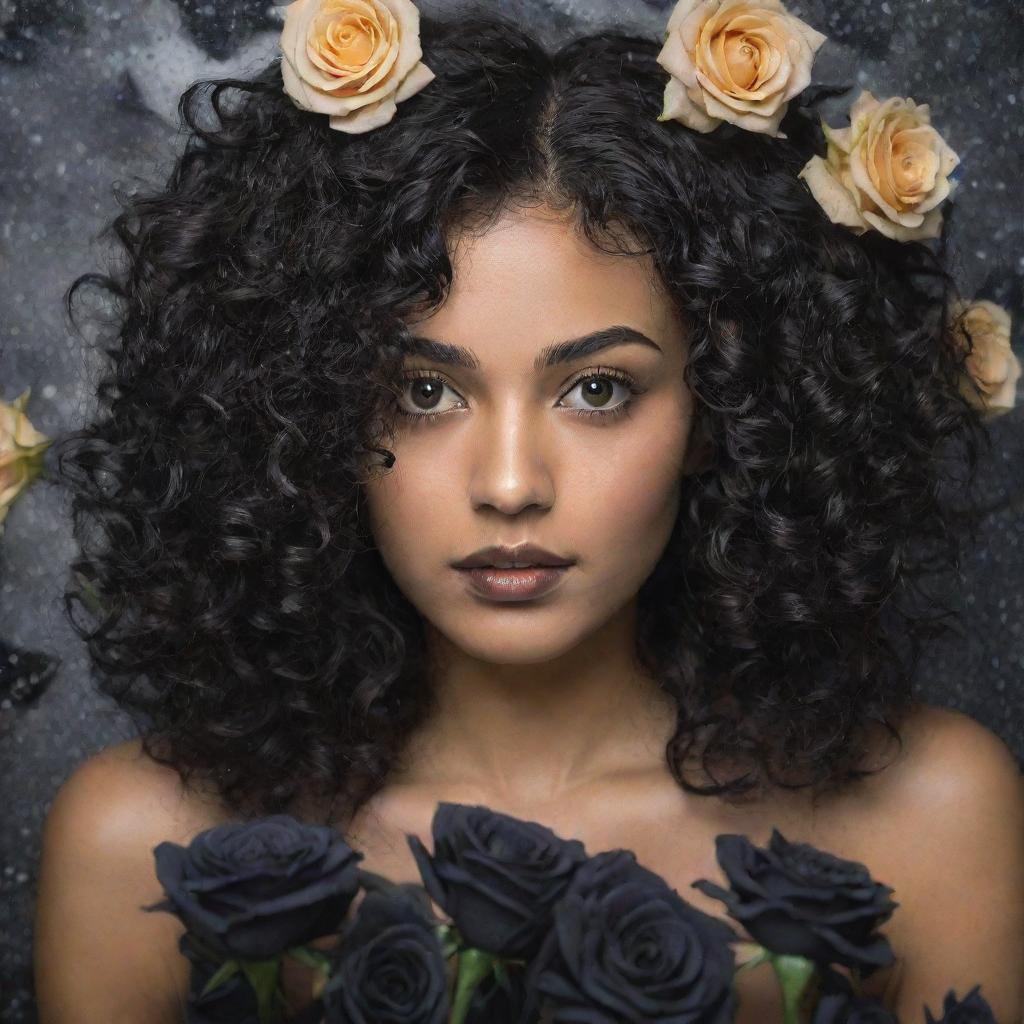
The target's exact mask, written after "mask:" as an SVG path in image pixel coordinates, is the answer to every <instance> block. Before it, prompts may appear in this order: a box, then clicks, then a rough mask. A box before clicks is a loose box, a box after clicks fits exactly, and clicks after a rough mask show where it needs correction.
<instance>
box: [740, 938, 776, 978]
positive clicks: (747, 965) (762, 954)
mask: <svg viewBox="0 0 1024 1024" xmlns="http://www.w3.org/2000/svg"><path fill="white" fill-rule="evenodd" d="M737 948H738V949H741V950H743V951H745V952H749V953H750V958H749V959H748V960H744V962H743V963H742V964H740V966H739V967H737V968H736V971H735V974H734V975H733V977H735V976H736V975H737V974H741V973H742V972H743V971H751V970H753V969H754V968H755V967H760V966H761V964H763V963H767V962H768V960H769V959H770V958H771V955H772V954H771V950H770V949H765V947H764V946H761V945H759V944H758V943H756V942H741V943H739V944H738V947H737Z"/></svg>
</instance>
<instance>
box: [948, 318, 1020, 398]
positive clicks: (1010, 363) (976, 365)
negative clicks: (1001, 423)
mask: <svg viewBox="0 0 1024 1024" xmlns="http://www.w3.org/2000/svg"><path fill="white" fill-rule="evenodd" d="M951 319H952V321H953V324H954V337H955V338H957V339H958V340H959V341H960V342H961V344H963V345H964V347H965V348H966V342H965V341H964V339H963V338H962V337H961V334H960V329H961V328H962V330H963V331H964V332H966V334H967V335H968V336H969V337H970V339H971V351H970V353H969V354H968V356H967V359H966V364H965V365H966V367H967V372H968V373H969V374H970V376H971V378H972V379H973V381H974V383H975V384H976V385H977V387H978V390H979V391H980V392H981V395H980V397H979V395H978V393H977V392H976V391H975V390H974V388H973V387H971V386H970V385H969V384H968V385H966V386H964V387H962V388H961V391H962V393H963V394H964V396H965V397H966V398H967V399H968V400H969V401H970V402H971V403H972V404H974V405H977V406H978V407H979V408H981V409H984V410H985V411H986V412H991V411H996V412H1005V411H1006V410H1007V409H1012V408H1013V407H1014V405H1015V403H1016V397H1017V380H1018V379H1019V378H1020V375H1021V364H1020V360H1019V359H1018V358H1017V356H1016V354H1015V353H1014V351H1013V349H1012V348H1011V347H1010V327H1011V320H1010V314H1009V313H1008V312H1007V311H1006V310H1005V309H1004V308H1003V307H1002V306H1000V305H998V304H997V303H995V302H992V301H990V300H989V299H975V300H974V301H973V302H968V301H966V300H961V301H960V302H958V303H956V304H955V305H954V307H953V309H952V311H951Z"/></svg>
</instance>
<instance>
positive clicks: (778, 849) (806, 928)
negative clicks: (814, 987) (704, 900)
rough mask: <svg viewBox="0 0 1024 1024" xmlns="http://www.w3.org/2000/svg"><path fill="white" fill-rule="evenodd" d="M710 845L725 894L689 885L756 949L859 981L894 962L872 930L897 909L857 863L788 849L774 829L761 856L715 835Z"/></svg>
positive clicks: (800, 847) (743, 841) (746, 843)
mask: <svg viewBox="0 0 1024 1024" xmlns="http://www.w3.org/2000/svg"><path fill="white" fill-rule="evenodd" d="M715 846H716V850H717V855H718V863H719V864H720V865H721V867H722V870H723V871H724V872H725V874H726V876H727V878H728V879H729V886H730V888H729V890H728V891H727V890H725V889H722V888H721V887H720V886H717V885H715V884H714V883H712V882H709V881H707V880H705V879H701V880H700V881H697V882H694V883H693V886H694V888H696V889H700V890H701V892H703V893H706V894H707V895H708V896H712V897H714V898H715V899H719V900H722V901H723V902H724V903H725V904H726V905H727V907H728V910H729V914H730V915H731V916H732V917H733V918H735V919H736V920H737V921H739V922H740V923H741V924H742V925H743V926H744V927H745V928H746V929H747V931H748V932H749V933H750V935H751V937H752V938H753V939H754V940H755V941H756V942H759V943H760V944H761V945H762V946H764V947H766V948H767V949H769V950H771V951H772V952H773V953H787V954H792V955H796V956H803V957H807V959H809V960H813V961H814V962H815V963H816V964H820V965H824V964H843V965H844V966H846V967H852V968H856V969H858V970H859V971H860V972H861V973H862V974H864V975H867V974H870V973H871V972H872V971H874V970H876V969H877V968H878V967H885V966H888V965H889V964H891V963H892V962H893V960H894V956H893V952H892V948H891V947H890V945H889V940H888V939H886V938H885V936H883V935H880V934H878V933H876V931H875V929H876V928H877V927H878V926H879V925H880V924H881V923H882V922H883V921H885V920H887V919H888V918H889V917H890V916H891V915H892V913H893V911H894V910H895V909H896V907H898V906H899V904H898V903H894V902H893V901H892V900H890V899H889V895H890V893H892V892H893V890H892V889H890V888H889V887H888V886H887V885H881V884H879V883H878V882H875V881H874V880H873V879H872V877H871V875H870V874H869V873H868V869H867V868H866V867H865V866H864V865H863V864H859V863H857V862H856V861H851V860H842V859H840V858H839V857H836V856H834V855H832V854H830V853H826V852H825V851H823V850H819V849H817V848H816V847H814V846H810V845H809V844H807V843H790V842H787V840H786V839H784V838H783V837H782V835H781V834H780V833H779V831H778V830H777V829H772V837H771V842H770V844H769V847H768V849H764V848H763V847H759V846H754V844H753V843H751V841H750V840H749V839H748V838H747V837H746V836H740V835H719V836H716V837H715Z"/></svg>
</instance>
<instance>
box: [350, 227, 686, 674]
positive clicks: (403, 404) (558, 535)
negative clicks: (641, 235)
mask: <svg viewBox="0 0 1024 1024" xmlns="http://www.w3.org/2000/svg"><path fill="white" fill-rule="evenodd" d="M453 264H454V271H455V273H454V282H453V286H452V290H451V292H450V294H449V297H448V299H447V300H446V302H445V304H444V305H443V306H442V307H441V308H440V309H439V310H438V311H436V312H435V313H433V314H432V315H431V316H430V317H429V318H428V319H421V320H418V321H416V322H414V323H413V322H410V324H409V326H410V329H411V333H412V334H414V335H415V336H417V337H418V338H424V339H429V340H430V341H432V342H439V343H440V342H443V343H444V344H446V345H449V346H458V347H459V348H461V349H465V350H466V354H467V355H468V357H469V359H470V360H471V362H472V363H473V364H474V365H473V367H472V368H468V367H465V366H460V365H453V364H451V363H450V362H446V361H438V360H437V358H436V357H437V356H438V354H439V353H438V351H436V350H435V351H434V353H433V356H434V358H431V357H428V356H427V355H420V354H417V355H410V356H407V357H406V362H405V373H406V374H407V376H406V379H405V380H404V381H403V387H402V396H401V398H400V399H399V400H398V406H399V408H400V409H401V410H403V411H404V412H405V413H406V415H403V414H402V413H401V412H396V414H395V418H396V419H397V421H398V424H397V428H396V431H397V432H396V435H395V440H394V443H393V444H391V446H390V447H391V450H392V451H393V452H394V453H395V456H396V462H395V464H394V466H393V468H392V469H390V470H389V471H386V472H380V473H377V474H375V475H374V477H373V478H372V479H371V480H370V481H369V483H368V484H367V510H368V512H369V517H370V526H371V529H372V531H373V535H374V538H375V540H376V543H377V545H378V547H379V550H380V553H381V557H382V559H383V561H384V563H385V565H386V566H387V568H388V570H389V571H390V573H391V575H392V576H393V578H394V580H395V582H396V584H397V585H398V587H399V588H400V589H401V590H402V592H403V593H404V594H405V595H406V597H407V598H408V599H409V601H410V602H411V603H412V604H413V605H414V607H415V608H416V609H417V610H418V611H419V613H420V614H421V615H422V616H423V617H424V619H425V620H426V622H427V624H428V629H429V627H430V626H432V627H434V628H435V629H436V630H437V631H439V632H440V634H441V635H442V636H443V637H444V638H446V639H447V640H448V641H449V642H450V643H452V644H454V645H455V646H456V647H458V648H460V649H461V650H462V651H464V652H465V653H466V654H468V655H470V656H472V657H474V658H478V659H481V660H483V661H487V662H492V663H496V664H516V663H532V662H541V661H547V660H550V659H553V658H556V657H558V656H559V655H561V654H564V653H566V652H568V651H570V650H571V649H572V648H574V647H576V646H577V645H578V644H580V643H581V642H583V641H585V640H586V639H587V638H588V637H589V636H591V635H592V634H594V632H595V631H597V630H600V629H601V627H602V626H603V625H604V624H605V623H607V622H608V621H609V620H610V619H611V618H612V617H613V616H615V615H616V614H617V613H619V612H621V611H623V609H625V608H626V606H627V605H628V604H629V603H630V602H631V601H632V600H633V599H634V598H635V596H636V593H637V591H638V589H639V588H640V585H641V584H642V583H643V581H644V580H645V579H646V578H647V576H648V575H649V574H650V573H651V571H652V569H653V568H654V566H655V563H656V562H657V561H658V558H659V556H660V554H661V552H662V551H663V549H664V547H665V545H666V543H667V541H668V538H669V535H670V533H671V530H672V525H673V522H674V520H675V517H676V512H677V509H678V505H679V492H680V482H681V477H682V475H683V474H684V473H687V472H692V471H693V469H694V468H696V466H695V465H694V459H695V456H696V455H697V454H698V453H697V452H695V451H689V452H688V439H689V435H690V426H691V422H692V420H693V415H694V403H693V399H692V397H691V394H690V392H689V389H688V388H687V387H686V385H685V384H684V382H683V367H684V365H685V357H686V337H685V333H684V331H683V328H682V326H681V324H680V323H679V322H678V321H677V318H676V317H675V315H674V313H673V311H672V309H671V306H670V303H669V301H668V299H667V298H666V297H665V296H664V295H663V294H662V293H661V291H660V290H659V286H658V285H657V284H656V283H655V280H654V276H653V272H652V271H651V269H650V264H649V262H648V260H647V258H646V257H645V258H643V259H638V258H628V257H613V256H608V255H605V254H603V253H601V252H599V251H598V250H596V249H594V248H593V247H592V246H591V245H589V244H588V243H587V241H586V239H585V238H584V237H583V236H579V235H577V234H576V233H575V232H574V231H573V230H572V229H571V228H570V227H569V226H568V224H567V222H566V221H564V220H563V219H561V218H560V217H559V216H558V215H556V214H554V213H553V212H550V211H548V210H547V209H546V208H544V209H543V210H540V211H538V210H533V211H530V212H529V213H522V212H516V213H512V214H507V215H506V216H505V217H503V218H502V219H501V220H500V221H499V222H497V223H496V225H495V226H494V227H493V228H491V229H490V230H489V231H487V233H486V234H483V235H480V236H477V237H464V238H463V239H462V240H461V241H460V243H459V246H458V247H457V249H456V252H455V253H454V254H453ZM616 326H621V327H625V328H629V329H630V330H631V331H634V332H639V334H642V335H644V336H646V337H647V338H648V339H649V341H650V343H648V344H645V343H642V342H637V341H631V342H627V343H622V342H621V341H620V342H619V343H617V344H614V345H611V346H609V347H606V348H602V349H600V351H592V352H590V353H589V354H586V355H581V356H577V357H576V358H573V359H571V360H569V361H561V360H559V361H554V362H551V364H550V365H545V363H547V362H550V360H548V359H546V358H545V357H546V355H547V353H546V352H545V350H546V349H548V347H549V346H555V345H558V344H559V343H564V342H566V341H570V340H573V339H580V338H583V337H584V336H586V335H589V334H591V333H593V332H598V331H606V330H607V329H608V328H611V327H616ZM425 378H426V379H425ZM631 388H633V389H636V393H633V391H631ZM428 413H435V414H436V415H433V416H430V417H429V418H427V415H426V414H428ZM588 413H589V415H588ZM523 542H530V543H532V544H535V545H539V546H540V547H543V548H546V549H547V550H548V551H550V552H554V553H555V554H557V555H559V556H563V557H565V558H566V559H571V560H572V561H573V564H572V565H571V566H570V567H569V568H567V569H563V570H559V571H558V572H557V574H556V575H557V582H556V583H555V584H554V586H553V589H550V590H548V591H547V592H545V593H543V594H542V595H541V596H536V597H533V598H529V599H516V600H508V599H505V600H499V599H496V598H493V597H488V596H484V595H483V594H481V593H480V592H479V591H478V590H477V589H476V586H475V585H474V583H473V580H472V577H471V576H470V575H469V574H467V572H466V571H465V570H461V569H456V568H453V566H452V563H453V562H455V561H458V560H460V559H463V558H465V557H466V556H468V555H471V554H472V553H473V552H475V551H477V550H478V549H480V548H483V547H486V546H489V545H501V546H509V547H514V546H516V545H519V544H521V543H523ZM527 576H528V573H527V572H524V571H520V572H519V573H518V578H519V579H525V578H527ZM494 582H495V585H496V586H497V587H498V588H499V589H501V588H503V587H505V588H506V589H503V590H502V593H504V594H506V595H508V594H512V595H513V596H514V595H515V590H514V585H515V582H516V580H515V578H513V577H508V576H506V577H505V578H501V579H497V580H496V581H494ZM508 588H513V589H511V590H509V589H508Z"/></svg>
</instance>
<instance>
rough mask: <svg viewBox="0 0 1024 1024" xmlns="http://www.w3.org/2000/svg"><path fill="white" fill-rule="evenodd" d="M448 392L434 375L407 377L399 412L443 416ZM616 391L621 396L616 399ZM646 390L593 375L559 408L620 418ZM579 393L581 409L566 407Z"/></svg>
mask: <svg viewBox="0 0 1024 1024" xmlns="http://www.w3.org/2000/svg"><path fill="white" fill-rule="evenodd" d="M445 388H448V390H449V391H451V392H452V394H457V392H456V391H455V390H454V389H453V388H451V386H450V385H449V384H448V383H447V381H445V380H444V379H443V378H442V377H438V376H435V375H433V374H419V375H418V376H415V377H406V378H405V380H404V382H403V386H402V392H401V398H400V399H399V401H398V403H397V409H398V412H399V413H401V414H402V415H403V416H408V417H409V418H410V419H418V420H429V419H434V418H435V417H437V416H443V415H444V414H445V413H446V412H449V411H451V409H452V408H458V403H456V404H455V405H454V406H451V405H449V406H447V407H446V406H445V405H444V391H445ZM616 388H618V389H619V395H618V396H616ZM645 390H646V389H645V388H642V387H638V386H637V384H636V383H635V382H634V381H633V379H632V378H631V377H628V376H626V374H624V373H622V372H621V371H619V370H600V371H593V370H592V371H591V372H589V373H588V374H587V375H586V376H583V377H579V378H577V380H576V381H575V383H573V384H572V385H570V387H569V390H568V391H566V392H564V394H563V395H562V398H561V399H560V400H559V402H558V406H559V407H560V408H569V409H572V410H573V412H574V413H575V415H577V416H607V417H609V418H611V417H613V416H621V415H624V414H626V413H627V412H628V411H629V406H630V405H632V402H633V396H634V395H639V394H642V393H643V392H644V391H645ZM577 391H578V392H579V396H580V401H581V403H582V404H580V405H568V406H567V405H565V399H566V398H569V397H570V396H571V395H573V394H574V393H575V392H577Z"/></svg>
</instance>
